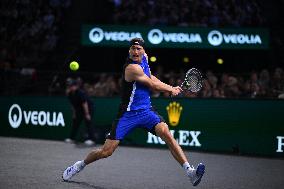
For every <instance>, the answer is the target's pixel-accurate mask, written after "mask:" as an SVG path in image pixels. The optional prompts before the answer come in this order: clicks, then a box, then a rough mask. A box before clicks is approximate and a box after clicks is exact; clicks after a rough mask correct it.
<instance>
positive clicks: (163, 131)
mask: <svg viewBox="0 0 284 189" xmlns="http://www.w3.org/2000/svg"><path fill="white" fill-rule="evenodd" d="M155 132H156V134H157V136H159V137H160V138H161V139H162V140H163V141H164V142H165V143H166V144H167V146H168V147H169V149H170V152H171V154H172V155H173V157H174V158H175V159H176V160H177V161H178V162H179V163H180V165H183V164H184V163H185V162H188V160H187V158H186V156H185V154H184V152H183V150H182V149H181V147H180V145H179V144H178V143H177V141H176V140H175V139H174V137H173V136H172V135H171V133H170V131H169V129H168V125H167V124H166V123H164V122H161V123H158V124H157V125H156V126H155Z"/></svg>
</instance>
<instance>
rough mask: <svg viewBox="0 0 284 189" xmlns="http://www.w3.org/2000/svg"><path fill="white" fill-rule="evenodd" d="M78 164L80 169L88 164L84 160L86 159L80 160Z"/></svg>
mask: <svg viewBox="0 0 284 189" xmlns="http://www.w3.org/2000/svg"><path fill="white" fill-rule="evenodd" d="M76 165H77V167H78V169H80V170H82V169H84V167H85V166H86V163H85V162H84V160H81V161H78V162H77V163H76Z"/></svg>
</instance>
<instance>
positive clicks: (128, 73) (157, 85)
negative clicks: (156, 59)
mask: <svg viewBox="0 0 284 189" xmlns="http://www.w3.org/2000/svg"><path fill="white" fill-rule="evenodd" d="M125 80H126V81H128V82H132V81H138V82H139V83H142V84H143V85H145V86H147V87H149V88H150V89H151V90H154V91H161V92H170V93H171V94H172V95H173V96H176V95H178V94H179V93H180V92H181V91H180V90H179V89H178V88H176V87H172V86H170V85H168V84H165V83H163V82H158V81H157V80H154V79H151V78H149V77H148V76H147V75H146V74H145V73H144V72H143V70H142V68H141V67H140V66H139V65H138V64H129V65H128V66H127V67H126V68H125Z"/></svg>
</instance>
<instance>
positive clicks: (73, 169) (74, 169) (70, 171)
mask: <svg viewBox="0 0 284 189" xmlns="http://www.w3.org/2000/svg"><path fill="white" fill-rule="evenodd" d="M80 165H81V161H77V162H76V163H74V165H72V166H70V167H67V169H65V171H64V172H63V175H62V179H63V180H64V181H69V180H70V179H71V178H72V177H73V176H74V175H76V174H77V173H79V172H80V171H82V170H83V168H84V167H82V166H80Z"/></svg>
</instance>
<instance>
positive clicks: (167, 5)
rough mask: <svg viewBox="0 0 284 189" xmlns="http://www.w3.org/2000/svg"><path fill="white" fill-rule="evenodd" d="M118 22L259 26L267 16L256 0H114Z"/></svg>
mask: <svg viewBox="0 0 284 189" xmlns="http://www.w3.org/2000/svg"><path fill="white" fill-rule="evenodd" d="M113 2H114V4H115V14H114V16H113V18H114V22H115V23H119V24H133V23H136V24H148V25H174V26H186V27H187V26H192V27H196V26H197V27H223V26H226V27H231V26H232V27H240V26H242V27H250V26H253V27H258V26H264V24H265V22H266V20H265V19H264V16H263V15H262V12H261V7H260V4H259V3H258V1H257V0H251V1H246V0H229V1H228V0H197V1H196V0H145V1H139V0H113Z"/></svg>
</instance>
